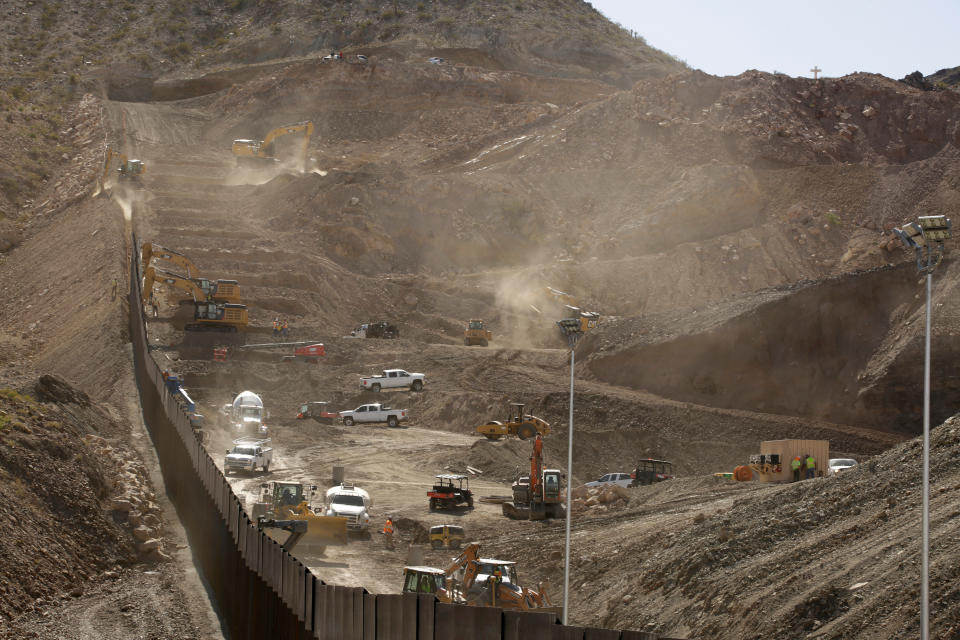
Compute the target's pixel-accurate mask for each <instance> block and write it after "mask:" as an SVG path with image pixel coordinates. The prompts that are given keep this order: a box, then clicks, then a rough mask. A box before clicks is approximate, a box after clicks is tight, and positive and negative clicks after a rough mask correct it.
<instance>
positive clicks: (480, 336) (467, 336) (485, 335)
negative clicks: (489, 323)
mask: <svg viewBox="0 0 960 640" xmlns="http://www.w3.org/2000/svg"><path fill="white" fill-rule="evenodd" d="M491 340H493V332H492V331H487V330H486V329H485V328H484V327H483V320H471V321H470V322H469V323H468V324H467V328H466V329H464V331H463V344H465V345H466V346H468V347H469V346H471V345H475V344H477V345H480V346H481V347H485V346H487V344H489V343H490V341H491Z"/></svg>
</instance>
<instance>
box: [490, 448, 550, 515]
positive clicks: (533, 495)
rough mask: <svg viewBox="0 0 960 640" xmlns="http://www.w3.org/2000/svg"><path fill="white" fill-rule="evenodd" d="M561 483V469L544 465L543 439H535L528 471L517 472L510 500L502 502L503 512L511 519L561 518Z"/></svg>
mask: <svg viewBox="0 0 960 640" xmlns="http://www.w3.org/2000/svg"><path fill="white" fill-rule="evenodd" d="M562 483H563V472H562V471H561V470H560V469H544V468H543V440H542V439H540V438H537V439H536V440H534V442H533V454H532V455H531V456H530V473H529V474H528V475H522V474H520V473H518V474H517V477H516V478H515V479H514V481H513V486H512V487H511V489H512V492H513V501H512V502H504V503H503V505H502V509H503V515H505V516H507V517H508V518H512V519H514V520H544V519H546V518H562V517H563V516H564V508H563V503H562V502H561V500H560V491H561V489H562Z"/></svg>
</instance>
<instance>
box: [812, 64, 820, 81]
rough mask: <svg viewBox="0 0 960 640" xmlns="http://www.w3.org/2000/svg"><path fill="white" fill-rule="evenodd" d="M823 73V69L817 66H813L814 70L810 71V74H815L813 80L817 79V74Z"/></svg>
mask: <svg viewBox="0 0 960 640" xmlns="http://www.w3.org/2000/svg"><path fill="white" fill-rule="evenodd" d="M821 71H823V69H821V68H820V67H818V66H817V65H813V69H810V72H811V73H813V79H814V80H816V79H817V74H818V73H820V72H821Z"/></svg>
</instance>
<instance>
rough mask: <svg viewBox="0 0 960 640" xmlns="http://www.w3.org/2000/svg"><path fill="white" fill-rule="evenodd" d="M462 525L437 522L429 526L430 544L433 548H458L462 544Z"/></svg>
mask: <svg viewBox="0 0 960 640" xmlns="http://www.w3.org/2000/svg"><path fill="white" fill-rule="evenodd" d="M463 540H464V534H463V527H461V526H458V525H455V524H438V525H436V526H435V527H430V546H431V547H432V548H434V549H439V548H441V547H443V548H446V549H459V548H460V545H462V544H463Z"/></svg>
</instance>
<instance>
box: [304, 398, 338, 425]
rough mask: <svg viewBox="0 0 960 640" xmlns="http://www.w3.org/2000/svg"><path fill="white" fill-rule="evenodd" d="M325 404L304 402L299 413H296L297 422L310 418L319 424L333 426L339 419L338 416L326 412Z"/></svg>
mask: <svg viewBox="0 0 960 640" xmlns="http://www.w3.org/2000/svg"><path fill="white" fill-rule="evenodd" d="M327 404H328V403H326V402H304V403H303V404H301V405H300V411H299V412H297V420H306V419H307V418H312V419H314V420H316V421H317V422H319V423H320V424H333V423H334V422H336V421H337V419H339V418H340V414H339V413H332V412H330V411H327Z"/></svg>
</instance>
